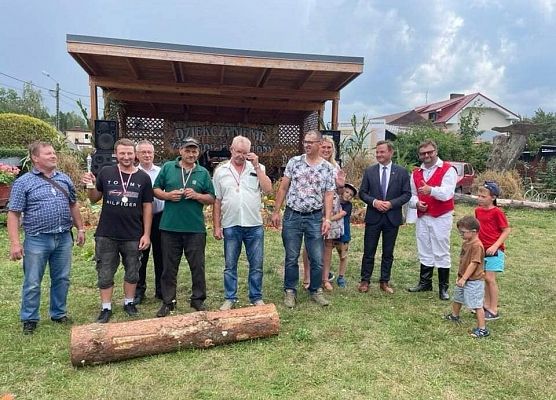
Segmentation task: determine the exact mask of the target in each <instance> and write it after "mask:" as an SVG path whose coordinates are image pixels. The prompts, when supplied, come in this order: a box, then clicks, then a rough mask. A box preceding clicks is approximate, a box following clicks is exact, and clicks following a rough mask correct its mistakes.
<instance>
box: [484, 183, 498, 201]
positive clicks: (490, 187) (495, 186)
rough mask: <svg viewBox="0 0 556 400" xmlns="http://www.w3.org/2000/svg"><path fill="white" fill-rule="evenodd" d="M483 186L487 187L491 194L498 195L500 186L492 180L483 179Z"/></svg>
mask: <svg viewBox="0 0 556 400" xmlns="http://www.w3.org/2000/svg"><path fill="white" fill-rule="evenodd" d="M483 187H485V188H487V189H488V190H489V192H490V194H491V195H492V196H496V197H498V196H500V188H499V187H498V184H497V183H496V182H494V181H485V183H484V184H483Z"/></svg>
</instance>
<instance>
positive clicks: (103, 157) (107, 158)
mask: <svg viewBox="0 0 556 400" xmlns="http://www.w3.org/2000/svg"><path fill="white" fill-rule="evenodd" d="M107 165H116V157H115V156H114V152H113V150H97V151H96V152H95V153H94V154H92V155H91V172H92V173H93V174H94V175H95V176H97V175H98V173H99V171H100V170H101V169H102V167H105V166H107Z"/></svg>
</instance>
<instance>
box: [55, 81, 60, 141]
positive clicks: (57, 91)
mask: <svg viewBox="0 0 556 400" xmlns="http://www.w3.org/2000/svg"><path fill="white" fill-rule="evenodd" d="M56 130H57V131H60V84H59V83H58V82H56Z"/></svg>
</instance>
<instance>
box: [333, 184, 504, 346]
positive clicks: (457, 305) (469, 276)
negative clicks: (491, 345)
mask: <svg viewBox="0 0 556 400" xmlns="http://www.w3.org/2000/svg"><path fill="white" fill-rule="evenodd" d="M356 195H357V189H355V187H353V186H352V185H350V184H346V185H345V189H344V191H343V192H342V194H341V196H340V202H339V204H340V207H341V208H338V209H336V210H335V212H334V215H333V216H332V218H331V219H332V220H333V221H334V220H335V221H338V222H339V223H341V224H343V230H342V232H343V233H342V235H341V236H339V237H338V238H333V239H330V238H329V239H326V240H325V250H324V251H325V255H324V259H325V260H328V270H327V271H324V272H323V276H324V277H328V276H329V272H328V271H329V270H330V259H331V257H332V250H333V249H334V248H336V249H337V251H338V255H339V257H340V266H339V271H338V277H337V280H336V282H337V284H338V286H339V287H341V288H343V287H345V285H346V281H345V278H344V275H345V272H346V267H347V254H348V248H349V241H350V239H351V236H350V223H349V221H350V217H351V210H352V205H351V200H352V199H353V198H354V197H355V196H356ZM499 196H500V188H499V187H498V185H497V184H496V183H495V182H492V181H487V182H485V183H484V184H483V185H482V187H480V188H479V189H478V207H477V208H476V209H475V216H474V217H473V216H466V217H463V218H462V219H460V220H459V221H458V222H457V224H456V226H457V229H458V232H459V234H460V235H461V237H462V240H463V244H462V249H461V253H460V260H459V269H458V274H457V276H458V278H457V281H456V286H455V287H454V293H453V305H452V312H451V313H450V314H448V315H446V316H445V319H446V320H448V321H452V322H455V323H458V324H459V323H461V319H460V311H461V308H462V305H465V306H466V307H467V308H469V309H470V310H471V312H473V313H474V314H475V315H476V318H477V327H476V328H474V329H473V330H472V332H471V335H472V336H473V337H476V338H481V337H485V336H488V335H489V334H490V332H489V330H488V329H487V327H486V321H493V320H497V319H498V318H499V317H500V316H499V313H498V285H497V283H496V274H497V273H499V272H503V271H504V265H505V255H504V251H505V247H504V241H505V240H506V238H507V237H508V235H509V234H510V227H509V224H508V220H507V219H506V215H505V214H504V212H503V211H502V210H501V209H500V208H498V207H497V204H496V198H497V197H499ZM327 284H328V285H330V282H328V280H327V279H324V280H323V287H325V288H327V286H326V285H327ZM328 289H329V290H330V288H328Z"/></svg>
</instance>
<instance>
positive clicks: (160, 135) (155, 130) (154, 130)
mask: <svg viewBox="0 0 556 400" xmlns="http://www.w3.org/2000/svg"><path fill="white" fill-rule="evenodd" d="M164 129H165V120H164V119H162V118H146V117H127V118H126V120H125V132H124V133H123V134H122V137H126V138H128V139H131V140H133V141H134V142H136V143H137V142H139V141H141V140H148V141H150V142H151V143H152V144H153V145H154V149H155V162H156V163H160V162H161V161H162V160H166V159H168V158H172V157H173V156H174V154H172V153H168V151H167V150H166V148H165V146H164Z"/></svg>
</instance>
